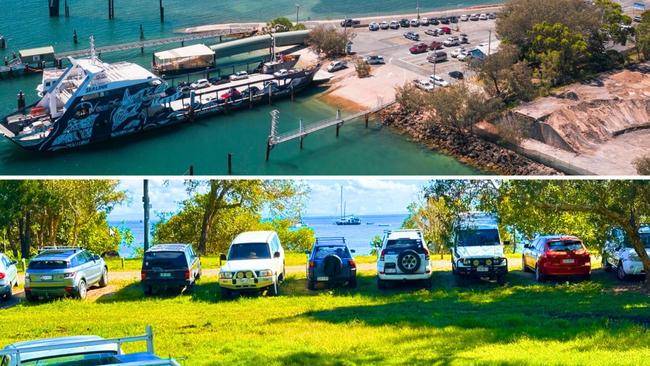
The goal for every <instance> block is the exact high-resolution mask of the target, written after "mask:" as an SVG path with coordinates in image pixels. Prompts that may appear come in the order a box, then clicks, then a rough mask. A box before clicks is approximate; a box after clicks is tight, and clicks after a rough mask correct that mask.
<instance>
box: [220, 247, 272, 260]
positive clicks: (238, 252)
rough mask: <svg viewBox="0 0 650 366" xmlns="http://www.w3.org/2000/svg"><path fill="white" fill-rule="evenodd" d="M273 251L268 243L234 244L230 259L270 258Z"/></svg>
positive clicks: (229, 254) (229, 255) (231, 248)
mask: <svg viewBox="0 0 650 366" xmlns="http://www.w3.org/2000/svg"><path fill="white" fill-rule="evenodd" d="M268 258H271V251H270V249H269V245H268V244H267V243H246V244H233V245H232V246H230V252H229V253H228V260H229V261H230V260H238V259H268Z"/></svg>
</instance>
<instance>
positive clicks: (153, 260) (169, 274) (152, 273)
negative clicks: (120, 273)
mask: <svg viewBox="0 0 650 366" xmlns="http://www.w3.org/2000/svg"><path fill="white" fill-rule="evenodd" d="M224 99H228V98H226V97H224ZM140 276H141V277H140V278H141V285H142V289H143V290H144V294H145V295H151V294H152V293H153V292H154V291H155V290H158V289H178V290H179V291H183V289H188V290H192V289H193V288H194V285H195V284H196V281H198V280H199V279H200V278H201V258H199V256H198V255H196V253H195V252H194V249H192V245H191V244H158V245H154V246H153V247H151V248H149V249H148V250H147V251H146V252H145V253H144V258H143V259H142V270H141V273H140Z"/></svg>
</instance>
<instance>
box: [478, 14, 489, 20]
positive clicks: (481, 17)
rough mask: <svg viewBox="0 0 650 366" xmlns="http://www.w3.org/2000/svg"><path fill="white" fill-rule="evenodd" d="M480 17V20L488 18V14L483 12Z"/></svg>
mask: <svg viewBox="0 0 650 366" xmlns="http://www.w3.org/2000/svg"><path fill="white" fill-rule="evenodd" d="M478 19H479V20H487V19H488V16H487V14H481V15H479V16H478Z"/></svg>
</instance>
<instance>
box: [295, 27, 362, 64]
mask: <svg viewBox="0 0 650 366" xmlns="http://www.w3.org/2000/svg"><path fill="white" fill-rule="evenodd" d="M355 37H356V34H355V33H353V32H349V31H348V30H347V29H343V30H340V29H338V28H336V27H334V26H332V25H327V24H319V25H317V26H316V27H314V28H313V29H312V30H311V31H309V37H308V40H307V43H308V44H309V45H310V46H311V47H312V48H313V49H314V50H315V51H316V52H317V53H318V54H325V56H326V57H337V56H343V55H345V54H346V49H347V45H348V43H349V42H351V41H352V40H353V39H354V38H355Z"/></svg>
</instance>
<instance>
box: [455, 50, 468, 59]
mask: <svg viewBox="0 0 650 366" xmlns="http://www.w3.org/2000/svg"><path fill="white" fill-rule="evenodd" d="M468 57H469V52H467V51H466V50H463V51H461V52H460V53H459V54H458V56H456V59H458V61H465V60H467V58H468Z"/></svg>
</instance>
